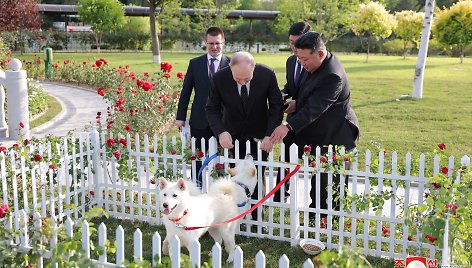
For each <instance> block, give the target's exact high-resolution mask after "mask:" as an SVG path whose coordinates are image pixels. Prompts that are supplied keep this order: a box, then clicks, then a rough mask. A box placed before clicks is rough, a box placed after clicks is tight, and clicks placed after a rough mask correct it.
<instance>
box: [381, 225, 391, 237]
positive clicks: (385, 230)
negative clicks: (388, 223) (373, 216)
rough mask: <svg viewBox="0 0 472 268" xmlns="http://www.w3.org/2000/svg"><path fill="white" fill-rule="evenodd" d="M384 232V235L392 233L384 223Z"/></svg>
mask: <svg viewBox="0 0 472 268" xmlns="http://www.w3.org/2000/svg"><path fill="white" fill-rule="evenodd" d="M382 233H383V234H384V235H389V234H390V229H388V228H387V227H385V226H383V225H382Z"/></svg>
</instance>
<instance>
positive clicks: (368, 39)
mask: <svg viewBox="0 0 472 268" xmlns="http://www.w3.org/2000/svg"><path fill="white" fill-rule="evenodd" d="M369 52H370V38H367V54H366V55H365V63H368V62H369Z"/></svg>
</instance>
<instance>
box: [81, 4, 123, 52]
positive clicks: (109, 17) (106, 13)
mask: <svg viewBox="0 0 472 268" xmlns="http://www.w3.org/2000/svg"><path fill="white" fill-rule="evenodd" d="M77 13H78V15H79V18H80V20H81V21H82V22H84V23H85V24H88V25H90V26H91V28H92V30H93V35H94V37H95V43H96V45H97V51H98V52H99V53H100V45H101V43H102V38H103V36H104V34H105V33H107V32H113V31H114V30H116V29H118V28H119V27H121V26H122V25H123V23H124V21H125V12H124V10H123V5H122V4H121V3H120V2H119V1H118V0H80V1H79V3H78V5H77Z"/></svg>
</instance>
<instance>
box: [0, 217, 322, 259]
mask: <svg viewBox="0 0 472 268" xmlns="http://www.w3.org/2000/svg"><path fill="white" fill-rule="evenodd" d="M28 219H29V217H28V215H27V214H26V212H25V211H24V210H20V211H19V212H18V213H16V214H15V217H13V222H12V220H11V219H10V221H8V222H6V223H5V224H6V225H7V226H9V227H10V228H12V227H13V226H15V228H16V229H18V230H20V232H19V233H18V235H17V236H16V239H15V241H10V243H11V245H12V246H17V247H20V249H21V250H23V251H28V250H31V249H32V245H31V243H30V237H31V234H30V231H28V230H29V229H30V228H28V224H29V223H28V222H29V220H28ZM33 219H34V220H33V223H31V224H33V225H34V226H36V227H39V228H40V227H41V226H42V224H41V215H40V214H39V213H38V212H35V213H34V214H33ZM61 224H63V225H64V228H65V234H66V237H67V238H72V237H73V234H74V232H75V231H77V229H78V228H80V230H81V241H82V250H83V251H84V252H85V255H86V256H87V257H88V258H90V266H92V265H93V264H95V265H101V266H108V267H115V266H123V265H124V264H125V263H126V259H125V255H126V254H125V230H124V229H123V227H122V226H121V225H120V226H118V228H116V230H115V238H114V239H113V238H112V239H113V240H114V241H116V245H115V247H116V252H115V254H114V255H115V261H114V262H110V261H109V258H110V256H109V255H108V253H107V244H106V241H107V227H106V225H105V224H104V223H101V224H100V225H99V226H98V229H97V237H92V236H91V231H90V225H89V223H88V222H87V221H86V220H84V221H82V222H81V223H79V224H74V222H73V221H72V220H71V219H70V218H67V219H66V220H65V221H64V223H61ZM52 228H53V229H57V228H58V224H57V222H56V221H53V222H52ZM48 240H49V241H47V242H46V241H43V242H44V244H45V245H46V244H47V245H51V247H53V246H55V245H57V243H58V242H57V241H58V235H57V232H54V233H53V235H52V237H50V238H48ZM92 240H94V241H98V244H97V245H96V247H97V248H101V249H102V251H101V252H102V254H101V255H99V256H98V259H93V258H91V256H92V255H93V249H92V247H91V242H90V241H92ZM144 242H145V241H144ZM41 245H42V243H41ZM151 245H152V246H151V248H152V256H153V257H152V262H151V263H152V266H153V267H155V266H157V265H158V264H161V263H162V261H161V260H162V256H163V253H162V251H161V245H162V239H161V235H160V234H159V233H158V232H155V233H154V234H153V236H152V242H151ZM170 250H171V252H173V254H172V255H171V256H170V258H171V262H172V268H174V267H180V264H181V263H182V257H181V255H180V252H181V248H180V240H179V238H178V237H177V236H174V237H172V238H171V240H170ZM44 251H45V253H44V254H43V256H44V257H41V258H40V259H39V260H38V262H37V263H36V265H37V266H38V267H42V266H43V262H44V260H43V259H44V258H49V257H50V255H51V252H50V249H49V250H48V249H46V248H45V246H44ZM143 252H144V250H143V238H142V232H141V230H140V229H139V228H138V229H136V230H135V231H134V233H133V253H132V259H128V261H133V262H137V263H139V262H140V261H143V260H144V258H143ZM202 254H205V253H202V252H201V245H200V242H199V241H198V240H195V241H194V242H193V243H192V246H191V249H190V252H189V257H190V264H191V267H200V266H201V255H202ZM222 254H223V250H222V248H221V245H220V244H218V243H215V244H214V246H213V247H212V252H211V257H212V267H213V268H221V267H222V265H223V263H224V260H223V258H222ZM243 256H244V252H243V250H242V249H241V248H240V247H239V246H236V248H235V254H234V261H233V264H232V267H234V268H243V267H244V266H243ZM263 267H266V256H265V254H264V252H263V251H262V250H261V251H259V252H258V253H257V254H256V256H255V268H263ZM288 267H290V261H289V258H288V257H287V256H286V255H285V254H284V255H283V256H282V257H280V259H279V268H288ZM310 267H311V268H313V267H314V265H313V262H312V261H311V260H310V259H307V260H306V262H305V263H304V264H303V268H310Z"/></svg>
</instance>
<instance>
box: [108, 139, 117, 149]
mask: <svg viewBox="0 0 472 268" xmlns="http://www.w3.org/2000/svg"><path fill="white" fill-rule="evenodd" d="M113 144H115V140H114V139H113V138H109V139H108V140H107V145H108V146H109V147H112V146H113Z"/></svg>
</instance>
